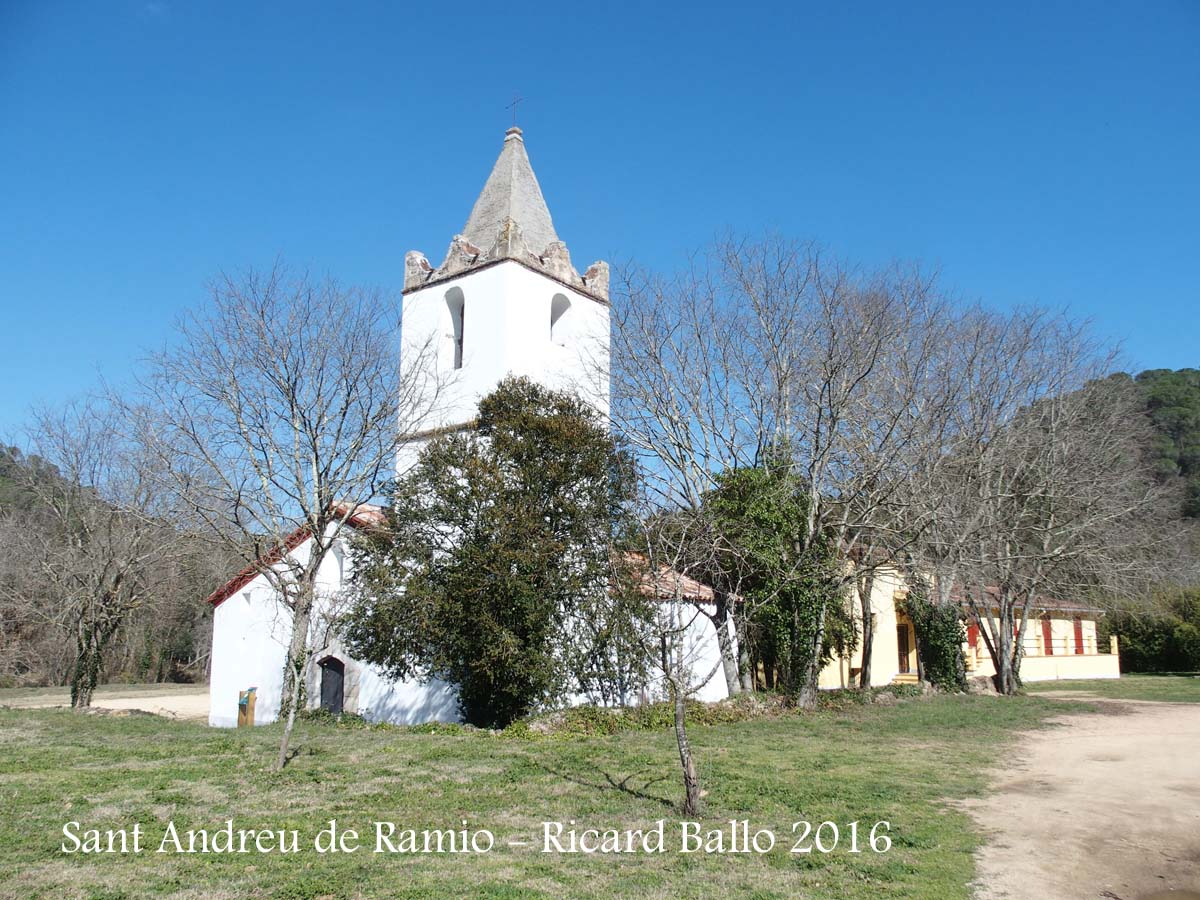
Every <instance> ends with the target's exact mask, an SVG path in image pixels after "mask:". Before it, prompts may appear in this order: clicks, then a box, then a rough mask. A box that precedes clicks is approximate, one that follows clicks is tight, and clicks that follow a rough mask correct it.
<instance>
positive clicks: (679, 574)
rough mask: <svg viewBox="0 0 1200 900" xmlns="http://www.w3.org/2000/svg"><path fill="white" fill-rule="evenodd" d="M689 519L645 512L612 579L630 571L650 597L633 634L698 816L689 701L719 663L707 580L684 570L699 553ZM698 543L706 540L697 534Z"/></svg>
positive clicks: (690, 812)
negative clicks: (666, 709)
mask: <svg viewBox="0 0 1200 900" xmlns="http://www.w3.org/2000/svg"><path fill="white" fill-rule="evenodd" d="M690 523H696V524H698V525H700V520H699V519H691V520H686V519H683V518H681V517H672V518H669V519H668V518H665V517H660V516H655V515H654V514H653V513H651V514H650V515H648V516H646V517H645V518H644V519H643V520H642V522H641V527H640V529H639V532H638V537H637V543H638V548H637V550H636V551H634V552H633V553H632V554H630V555H629V556H627V557H626V558H625V562H626V565H625V566H624V567H623V569H622V572H621V573H620V574H621V575H623V576H626V577H625V578H618V579H615V583H618V584H619V583H621V582H622V581H626V582H628V581H629V578H628V576H632V588H633V589H634V590H636V591H638V592H639V593H640V594H642V595H643V596H644V597H646V598H648V599H649V600H650V603H651V607H652V608H651V610H650V614H649V615H648V616H647V617H646V618H645V620H644V621H642V622H641V623H640V624H639V628H638V629H637V631H635V632H634V634H635V635H636V636H637V637H638V638H639V639H640V643H641V654H642V656H643V658H644V659H645V661H646V663H647V668H648V670H649V671H650V672H651V673H652V678H651V684H652V687H653V686H655V685H656V686H657V687H658V688H659V689H660V690H661V692H662V694H663V695H665V698H666V700H667V701H668V702H669V703H670V704H671V711H672V721H673V725H674V732H675V746H676V750H677V752H678V755H679V765H680V773H681V775H682V780H683V803H682V811H683V814H684V815H685V816H698V815H700V814H701V813H702V811H703V807H704V794H705V792H704V791H703V790H702V788H701V785H700V773H699V767H698V766H697V764H696V757H695V753H694V751H693V749H692V744H691V740H690V738H689V737H688V733H687V713H688V709H687V704H688V700H689V699H691V698H693V697H694V696H695V695H696V693H697V692H698V691H699V690H700V689H701V688H703V687H704V686H705V685H706V684H707V683H708V682H709V681H710V680H711V679H712V678H713V677H715V676H716V674H717V669H718V668H721V665H722V664H721V663H720V662H717V663H715V664H714V663H712V662H710V661H706V660H705V658H704V653H703V647H704V644H705V641H706V635H707V629H706V628H705V627H704V624H703V623H704V620H705V619H706V618H710V619H711V615H710V614H709V613H707V612H706V611H705V609H704V606H705V604H706V603H711V602H713V600H714V599H715V598H714V595H713V591H712V590H711V589H710V588H709V587H708V586H707V585H704V584H702V583H700V582H699V581H697V580H696V579H694V578H692V577H691V576H690V575H689V574H688V572H687V569H688V566H689V564H690V563H692V562H694V561H695V560H696V555H697V551H696V549H695V541H696V539H695V536H694V535H693V534H692V533H691V530H690V527H689V525H690ZM700 527H703V526H702V525H700ZM700 543H701V544H703V543H705V541H704V540H703V539H701V540H700ZM725 627H726V628H728V624H726V626H725Z"/></svg>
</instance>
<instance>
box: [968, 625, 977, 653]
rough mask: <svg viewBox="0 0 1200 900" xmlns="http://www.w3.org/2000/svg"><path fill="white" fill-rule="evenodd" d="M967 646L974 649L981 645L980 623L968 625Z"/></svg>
mask: <svg viewBox="0 0 1200 900" xmlns="http://www.w3.org/2000/svg"><path fill="white" fill-rule="evenodd" d="M967 646H968V647H970V648H971V649H972V650H974V649H975V648H976V647H978V646H979V626H978V625H968V626H967Z"/></svg>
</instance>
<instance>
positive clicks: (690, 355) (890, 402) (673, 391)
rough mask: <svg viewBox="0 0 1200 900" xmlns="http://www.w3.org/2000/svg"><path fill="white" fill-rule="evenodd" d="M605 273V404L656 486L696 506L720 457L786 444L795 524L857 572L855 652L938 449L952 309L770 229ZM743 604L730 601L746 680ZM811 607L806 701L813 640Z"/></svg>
mask: <svg viewBox="0 0 1200 900" xmlns="http://www.w3.org/2000/svg"><path fill="white" fill-rule="evenodd" d="M618 283H619V289H618V291H617V302H616V304H615V310H614V320H613V321H614V353H613V356H614V360H613V372H614V385H613V390H614V399H615V403H614V419H615V421H616V422H617V425H618V427H619V428H620V430H621V431H622V433H623V434H624V435H625V437H626V439H627V440H628V441H629V443H630V445H631V446H632V447H633V448H634V449H635V451H637V452H638V453H639V455H640V456H641V459H642V463H643V467H644V469H645V471H646V472H647V477H648V481H649V483H650V484H651V485H652V487H653V489H654V492H655V494H656V497H657V500H658V502H659V503H660V504H661V505H662V506H663V507H664V508H668V509H671V508H675V509H680V508H682V509H699V508H700V506H701V505H702V503H703V500H704V496H705V494H706V492H708V491H709V490H711V489H712V487H713V484H714V479H715V478H716V476H717V475H718V474H719V473H720V472H722V471H727V470H730V469H735V468H741V467H746V466H752V465H757V464H760V463H762V462H763V461H764V459H766V458H767V457H768V456H771V457H774V458H775V459H778V458H780V457H781V456H786V457H787V458H788V459H789V460H790V464H791V465H792V467H793V468H794V471H795V472H796V474H797V475H799V476H800V477H801V478H802V479H803V480H804V482H805V484H806V485H807V490H808V503H807V515H808V519H809V521H808V523H807V526H808V527H807V528H806V529H805V534H807V535H809V536H810V538H811V539H821V540H832V541H833V542H834V544H835V546H836V548H837V550H838V552H839V553H841V554H842V555H843V556H844V557H845V559H846V560H847V561H848V565H847V567H846V568H845V570H844V578H845V580H846V583H847V584H851V583H854V584H855V585H856V586H857V587H859V590H860V595H861V596H862V598H863V600H862V602H863V608H864V616H863V629H864V632H865V635H864V637H865V640H864V643H865V644H866V645H867V648H866V649H867V651H868V652H867V653H865V654H864V657H865V658H866V659H869V646H870V635H871V617H870V614H869V597H870V586H871V585H870V581H871V577H872V572H873V569H874V567H875V566H877V565H878V564H879V561H880V559H881V558H882V557H884V556H894V555H896V554H898V553H899V552H901V551H902V549H903V548H904V547H905V546H907V545H908V544H909V543H911V541H912V539H913V533H914V522H913V521H912V519H911V517H909V516H907V515H906V509H907V506H908V500H909V498H910V496H911V493H912V488H913V484H914V479H913V473H914V472H916V471H918V467H919V462H920V461H921V460H922V459H924V458H925V457H926V456H927V455H928V454H930V453H933V452H937V451H938V450H939V449H940V446H941V443H942V432H943V430H944V425H945V421H946V415H947V410H948V408H949V399H948V398H949V395H950V394H951V388H952V385H950V384H949V382H948V381H947V379H945V378H944V377H943V376H942V375H941V373H942V371H943V367H942V366H941V365H940V363H941V361H942V359H943V358H944V354H945V347H946V343H947V336H948V334H949V333H950V329H949V327H948V325H949V320H950V316H949V311H948V307H947V305H946V303H945V302H944V301H943V300H942V299H941V298H940V296H939V295H938V294H937V292H936V291H935V290H934V288H933V285H932V282H931V281H930V280H929V279H927V278H925V277H923V276H921V275H920V273H912V272H905V271H901V270H891V271H886V272H883V273H879V274H874V275H866V276H864V275H861V274H859V273H856V272H853V271H851V270H848V269H847V268H845V267H844V266H841V265H839V264H838V263H837V262H836V261H831V260H828V259H826V258H824V257H823V256H822V255H821V253H820V252H819V251H818V250H817V249H816V248H815V247H814V246H812V245H809V244H797V243H792V242H788V241H784V240H780V239H774V238H771V239H767V240H764V241H760V242H750V241H741V240H733V239H730V240H726V241H723V242H720V243H719V244H717V245H716V246H715V247H714V248H713V249H712V251H711V252H710V253H709V254H708V256H706V257H705V258H704V259H702V260H700V261H699V262H698V263H696V264H694V265H693V266H692V267H691V268H690V269H688V270H687V271H686V272H684V273H683V274H681V275H679V276H676V277H675V278H673V279H662V278H655V277H652V276H647V275H645V274H644V273H638V272H632V273H630V272H626V273H624V275H623V276H622V277H621V279H619V282H618ZM799 549H801V550H802V549H803V548H799ZM805 556H806V554H805V553H803V552H797V553H796V555H795V557H796V559H797V560H800V559H803V558H805ZM750 612H751V610H750V609H749V607H748V606H747V607H745V608H744V609H742V610H740V611H735V612H734V616H735V622H736V624H737V626H738V627H737V631H738V635H739V638H740V639H741V640H739V645H740V648H741V651H740V656H741V658H740V659H739V660H738V661H737V668H738V670H739V678H740V680H741V681H742V684H743V685H745V686H747V687H749V684H750V682H749V671H748V665H747V662H748V660H747V659H746V657H745V654H746V651H747V649H748V643H749V642H748V641H747V640H746V639H745V638H746V628H745V616H746V615H748V614H749V613H750ZM816 624H817V627H816V629H815V630H814V631H813V640H814V643H813V646H812V647H810V648H809V651H810V652H809V659H810V664H809V670H808V672H807V673H806V675H805V677H804V678H803V679H802V681H801V686H800V691H799V697H798V699H799V700H800V702H801V703H806V704H811V703H812V702H814V701H815V692H816V684H817V677H818V675H819V668H820V655H821V654H820V648H821V643H822V641H823V639H824V633H823V621H818V622H817V623H816ZM864 669H865V671H864V673H863V676H862V677H863V683H864V684H869V678H870V669H869V665H868V666H864Z"/></svg>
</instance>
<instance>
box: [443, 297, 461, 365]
mask: <svg viewBox="0 0 1200 900" xmlns="http://www.w3.org/2000/svg"><path fill="white" fill-rule="evenodd" d="M446 309H447V310H448V311H449V313H450V331H449V332H448V333H447V335H446V337H447V338H448V339H449V340H450V342H451V346H452V347H453V349H454V368H456V369H461V368H462V365H463V317H464V314H465V312H466V301H465V298H464V297H463V292H462V288H450V290H448V291H446Z"/></svg>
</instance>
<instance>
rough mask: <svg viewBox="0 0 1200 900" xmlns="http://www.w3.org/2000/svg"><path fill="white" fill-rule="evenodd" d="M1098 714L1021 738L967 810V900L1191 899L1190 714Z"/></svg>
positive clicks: (1199, 875)
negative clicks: (978, 835) (980, 843)
mask: <svg viewBox="0 0 1200 900" xmlns="http://www.w3.org/2000/svg"><path fill="white" fill-rule="evenodd" d="M1073 696H1074V697H1076V698H1079V697H1080V695H1079V694H1078V693H1076V694H1074V695H1073ZM1099 705H1100V707H1101V709H1102V712H1101V713H1100V714H1098V715H1097V714H1090V715H1089V714H1083V715H1071V716H1064V717H1062V718H1060V719H1057V720H1056V721H1057V722H1059V723H1060V724H1061V727H1056V728H1052V729H1050V730H1047V731H1037V732H1033V733H1031V734H1029V735H1026V736H1025V737H1024V739H1023V741H1022V745H1021V749H1020V751H1019V752H1018V753H1017V755H1016V757H1015V758H1014V759H1013V760H1012V761H1011V764H1009V765H1008V766H1006V768H1005V770H1004V771H1002V772H999V773H998V774H997V776H996V782H995V784H994V792H993V793H991V794H990V795H989V796H987V797H986V798H984V799H981V800H978V801H973V802H971V803H968V804H967V806H968V811H969V812H970V813H971V814H972V815H973V816H974V817H975V820H976V821H977V822H978V823H979V825H980V827H981V828H982V829H983V830H984V831H985V832H986V833H987V834H988V835H989V837H988V840H987V842H986V844H985V845H984V847H983V848H982V849H981V850H980V851H979V853H978V854H977V857H976V859H977V863H978V870H979V871H978V876H977V881H976V884H977V889H976V897H977V898H979V900H999V898H1006V900H1025V898H1030V900H1032V898H1037V900H1059V898H1061V900H1080V898H1100V897H1103V898H1109V900H1112V898H1119V900H1150V898H1155V900H1158V898H1160V897H1161V898H1163V900H1166V898H1173V900H1200V704H1185V703H1148V702H1138V701H1130V700H1104V701H1099ZM1193 892H1194V893H1193Z"/></svg>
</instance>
